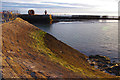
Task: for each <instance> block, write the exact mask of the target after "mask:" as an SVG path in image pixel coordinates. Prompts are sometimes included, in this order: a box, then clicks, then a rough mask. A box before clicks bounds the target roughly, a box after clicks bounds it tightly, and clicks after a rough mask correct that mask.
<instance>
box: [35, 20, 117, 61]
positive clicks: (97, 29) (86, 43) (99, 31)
mask: <svg viewBox="0 0 120 80" xmlns="http://www.w3.org/2000/svg"><path fill="white" fill-rule="evenodd" d="M34 25H35V26H37V27H39V28H40V29H42V30H43V31H45V32H48V33H50V34H51V35H53V36H55V37H56V38H57V39H58V40H60V41H62V42H64V43H66V44H67V45H69V46H71V47H73V48H75V49H77V50H78V51H80V52H81V53H84V54H85V55H87V56H89V55H102V56H108V57H109V58H111V60H112V61H114V60H115V61H116V60H117V58H118V21H117V20H116V21H115V20H86V21H78V22H77V21H75V22H58V23H54V24H51V25H50V24H34ZM73 54H74V53H73Z"/></svg>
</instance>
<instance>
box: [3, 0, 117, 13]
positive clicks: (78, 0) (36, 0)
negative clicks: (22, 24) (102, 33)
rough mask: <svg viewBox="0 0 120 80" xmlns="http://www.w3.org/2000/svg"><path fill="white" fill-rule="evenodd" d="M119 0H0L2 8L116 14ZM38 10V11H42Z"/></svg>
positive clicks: (23, 10) (22, 10)
mask: <svg viewBox="0 0 120 80" xmlns="http://www.w3.org/2000/svg"><path fill="white" fill-rule="evenodd" d="M118 2H119V0H2V6H3V9H15V8H16V9H17V8H19V10H20V11H21V12H23V13H24V12H25V11H26V12H27V10H28V9H35V10H36V12H37V13H39V12H38V11H40V10H42V11H43V10H44V9H47V10H48V11H49V12H50V13H51V14H52V13H74V14H80V13H81V14H103V15H117V14H118ZM42 11H40V13H41V12H42Z"/></svg>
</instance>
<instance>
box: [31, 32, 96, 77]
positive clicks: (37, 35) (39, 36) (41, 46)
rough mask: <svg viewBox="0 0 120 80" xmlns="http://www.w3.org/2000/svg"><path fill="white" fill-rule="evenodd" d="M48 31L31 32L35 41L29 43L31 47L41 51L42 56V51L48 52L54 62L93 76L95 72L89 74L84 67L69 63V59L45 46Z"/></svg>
mask: <svg viewBox="0 0 120 80" xmlns="http://www.w3.org/2000/svg"><path fill="white" fill-rule="evenodd" d="M45 34H46V32H44V31H42V30H36V31H33V32H31V33H30V35H29V36H30V37H31V38H33V39H34V40H35V41H34V42H32V43H31V44H29V46H30V47H32V48H34V49H35V51H37V52H39V53H40V54H39V55H41V56H44V55H43V54H42V53H44V54H46V55H47V56H46V57H49V58H50V59H51V60H52V61H53V62H55V63H58V64H60V65H61V66H63V67H65V68H67V69H69V70H71V71H73V72H77V73H81V74H82V75H84V76H89V77H93V76H94V74H92V73H90V74H89V75H88V74H87V73H88V72H89V71H87V70H86V69H84V68H81V67H76V66H75V65H71V64H69V63H68V62H67V61H65V60H63V59H62V58H60V57H59V56H58V55H57V54H55V53H53V52H52V51H51V50H50V49H49V48H48V47H46V46H45V42H44V37H45Z"/></svg>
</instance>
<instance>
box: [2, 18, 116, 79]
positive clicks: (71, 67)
mask: <svg viewBox="0 0 120 80" xmlns="http://www.w3.org/2000/svg"><path fill="white" fill-rule="evenodd" d="M87 59H88V57H87V56H86V55H84V54H82V53H80V52H79V51H77V50H75V49H73V48H72V47H70V46H68V45H66V44H64V43H63V42H61V41H59V40H57V39H56V38H55V37H53V36H52V35H50V34H48V33H46V32H44V31H42V30H40V29H39V28H37V27H36V26H34V25H32V24H30V23H28V22H27V21H24V20H23V19H21V18H16V19H15V20H14V21H11V22H7V23H4V24H2V76H3V78H4V79H8V78H17V79H20V78H25V79H26V78H27V79H31V78H35V79H39V78H45V79H49V78H78V79H89V80H93V79H94V80H96V78H100V79H102V78H105V79H106V80H108V79H109V80H110V78H111V79H112V78H115V79H118V77H117V76H115V75H110V74H108V73H105V72H102V71H100V70H99V69H95V68H94V67H93V66H91V65H90V63H89V62H88V60H87ZM89 59H90V57H89ZM91 59H92V58H91ZM91 62H92V61H91ZM106 63H110V62H109V59H107V61H106Z"/></svg>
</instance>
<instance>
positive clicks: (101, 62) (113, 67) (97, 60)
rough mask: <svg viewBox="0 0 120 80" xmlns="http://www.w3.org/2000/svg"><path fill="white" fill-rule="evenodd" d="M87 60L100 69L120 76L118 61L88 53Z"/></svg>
mask: <svg viewBox="0 0 120 80" xmlns="http://www.w3.org/2000/svg"><path fill="white" fill-rule="evenodd" d="M88 62H89V63H90V65H91V66H94V67H95V68H96V69H99V70H100V71H103V72H106V73H110V74H112V75H116V76H120V63H116V62H111V60H110V58H108V57H106V56H100V55H90V56H89V58H88Z"/></svg>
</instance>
